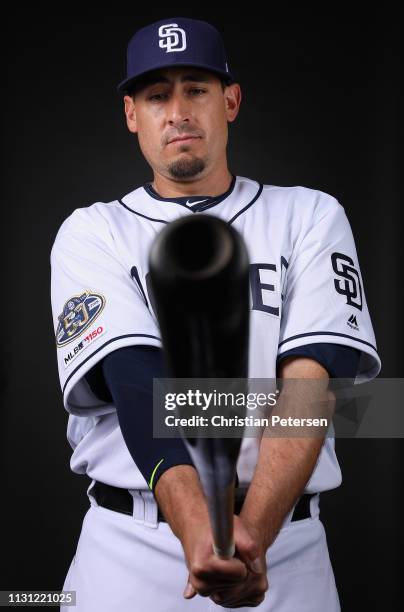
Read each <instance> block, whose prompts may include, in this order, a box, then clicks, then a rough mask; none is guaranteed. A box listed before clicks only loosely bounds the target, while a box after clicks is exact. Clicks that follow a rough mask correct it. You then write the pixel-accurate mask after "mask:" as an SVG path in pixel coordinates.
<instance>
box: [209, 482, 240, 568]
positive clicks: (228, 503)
mask: <svg viewBox="0 0 404 612" xmlns="http://www.w3.org/2000/svg"><path fill="white" fill-rule="evenodd" d="M208 509H209V514H210V522H211V527H212V535H213V550H214V552H215V554H216V555H217V556H218V557H220V558H221V559H231V558H232V557H234V553H235V545H234V538H233V514H234V482H233V483H232V484H230V485H228V486H227V487H225V488H224V489H221V490H220V491H216V494H215V495H213V496H209V497H208Z"/></svg>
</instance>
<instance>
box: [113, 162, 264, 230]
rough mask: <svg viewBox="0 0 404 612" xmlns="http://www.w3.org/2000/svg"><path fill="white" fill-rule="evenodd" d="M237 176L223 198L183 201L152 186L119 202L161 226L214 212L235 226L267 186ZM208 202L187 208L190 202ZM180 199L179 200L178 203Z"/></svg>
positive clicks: (139, 189) (141, 189)
mask: <svg viewBox="0 0 404 612" xmlns="http://www.w3.org/2000/svg"><path fill="white" fill-rule="evenodd" d="M232 176H233V180H232V182H231V185H230V187H229V189H228V190H227V191H226V192H225V193H223V194H221V195H219V196H215V197H212V196H205V197H203V196H198V197H197V196H192V197H189V198H187V197H181V198H174V199H172V198H162V197H161V196H160V195H158V194H156V192H155V191H154V190H153V189H150V185H149V184H146V185H143V186H141V187H138V188H137V189H135V190H134V191H131V192H130V193H127V194H126V195H125V196H123V197H122V198H121V199H118V200H117V202H118V203H119V204H120V205H121V206H123V207H124V208H126V209H127V210H129V211H131V212H132V213H134V214H135V215H138V216H139V217H140V218H144V219H148V220H149V221H152V222H157V223H170V222H171V221H174V220H175V219H178V218H179V217H183V216H184V215H192V214H194V213H202V214H203V213H204V212H205V211H208V213H209V212H210V211H209V209H210V208H213V211H212V213H211V214H214V215H215V216H218V217H220V218H222V219H223V220H224V221H227V222H229V223H233V221H235V220H236V219H237V218H238V217H239V216H240V215H242V214H244V213H245V212H246V211H247V210H248V209H249V208H250V207H251V206H253V205H254V204H255V202H256V201H257V200H258V199H259V197H260V195H261V192H262V189H263V185H262V184H260V183H258V182H257V181H254V180H252V179H248V178H246V177H242V176H234V175H233V174H232ZM194 199H197V201H198V200H205V199H206V201H204V202H198V203H194V204H192V202H191V205H190V206H189V205H187V204H186V201H187V200H194ZM178 200H179V201H178Z"/></svg>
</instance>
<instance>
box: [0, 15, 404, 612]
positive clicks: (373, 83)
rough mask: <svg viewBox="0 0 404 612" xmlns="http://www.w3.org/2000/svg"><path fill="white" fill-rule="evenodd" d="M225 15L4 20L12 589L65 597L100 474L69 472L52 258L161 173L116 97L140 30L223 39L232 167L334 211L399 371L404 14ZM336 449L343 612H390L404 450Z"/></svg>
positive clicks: (5, 348) (5, 512) (7, 534)
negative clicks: (170, 24) (68, 225)
mask: <svg viewBox="0 0 404 612" xmlns="http://www.w3.org/2000/svg"><path fill="white" fill-rule="evenodd" d="M250 10H251V13H252V8H250ZM228 13H229V16H224V15H223V16H221V17H220V16H218V14H217V13H215V15H216V17H214V16H213V15H212V13H204V12H200V11H198V12H196V13H195V12H194V13H192V12H190V11H189V10H184V9H178V7H177V8H176V9H175V10H170V11H166V10H165V11H164V12H161V11H159V12H157V11H156V12H155V13H153V14H148V15H144V14H143V15H142V16H139V15H136V14H135V13H133V14H131V15H130V14H126V15H105V14H102V13H100V11H99V10H97V11H94V14H92V13H91V12H89V13H88V15H86V14H83V13H82V12H80V13H79V14H77V15H74V14H63V15H51V14H49V13H47V14H45V13H44V14H43V15H40V14H39V13H38V12H32V14H30V13H26V12H24V13H22V12H21V14H17V13H16V14H15V15H11V16H9V17H8V19H7V21H3V28H4V30H3V33H2V42H1V47H2V58H3V62H2V65H3V71H2V72H3V74H2V81H3V84H4V88H3V95H2V102H3V112H2V137H3V138H2V142H3V167H2V169H3V181H2V187H1V189H2V212H1V214H2V222H3V244H2V247H3V249H2V263H3V266H2V273H3V298H2V311H3V313H2V332H3V333H2V352H1V363H0V365H1V374H0V376H1V378H0V382H1V383H2V384H1V399H2V409H1V412H0V415H1V429H0V436H1V437H0V453H1V455H0V461H1V463H0V465H1V476H2V477H1V489H0V500H1V501H0V508H1V510H0V511H1V517H0V518H1V523H0V524H1V568H0V569H1V573H0V576H1V578H0V580H1V584H0V588H1V589H3V590H6V589H15V590H23V589H35V590H40V589H43V590H45V589H48V590H52V589H54V590H56V589H61V588H62V585H63V581H64V578H65V575H66V572H67V569H68V567H69V564H70V561H71V558H72V557H73V555H74V552H75V549H76V544H77V540H78V537H79V533H80V528H81V521H82V518H83V515H84V513H85V512H86V510H87V507H88V500H87V497H86V495H85V490H86V488H87V486H88V484H89V480H88V479H87V478H86V477H80V476H78V475H75V474H73V473H72V472H71V471H70V468H69V460H70V456H71V448H70V446H69V444H68V442H67V440H66V425H67V416H68V415H67V412H66V411H65V410H64V408H63V404H62V398H61V391H60V387H59V381H58V374H57V367H56V349H55V345H54V337H53V328H52V318H51V308H50V264H49V256H50V250H51V246H52V244H53V241H54V238H55V235H56V232H57V230H58V228H59V226H60V224H61V223H62V221H63V220H64V219H65V218H66V217H67V216H68V215H69V214H70V213H71V212H72V211H73V210H74V209H75V208H78V207H82V206H87V205H90V204H92V203H93V202H95V201H104V202H108V201H111V200H114V199H116V198H118V197H121V196H123V195H124V194H126V193H127V192H129V191H131V190H133V189H135V188H136V187H137V186H139V185H140V184H142V183H144V182H146V181H147V180H150V179H151V178H152V174H151V170H150V168H149V167H148V166H147V164H146V162H145V161H144V159H143V158H142V156H141V154H140V152H139V147H138V144H137V139H136V137H135V136H134V135H133V134H130V133H129V132H128V130H127V128H126V124H125V121H124V114H123V102H122V99H121V97H120V96H119V95H118V94H117V92H116V85H117V83H118V82H119V81H121V80H122V79H123V78H124V77H125V56H126V45H127V42H128V40H129V38H130V36H131V35H132V34H133V33H134V31H135V30H136V29H138V28H139V27H142V26H143V25H146V24H148V23H151V22H152V21H156V20H158V19H162V18H166V17H167V18H170V17H172V16H173V15H183V16H187V17H194V18H199V19H206V20H208V21H210V22H211V23H213V24H214V25H216V26H217V27H218V29H219V30H220V31H221V32H222V33H223V34H224V38H225V43H226V47H227V52H228V56H229V65H230V69H231V70H232V71H233V72H234V74H235V75H236V77H237V79H238V80H239V82H240V84H241V88H242V94H243V101H242V105H241V110H240V114H239V117H238V119H237V120H236V122H235V123H233V124H232V125H231V126H230V137H229V167H230V169H231V171H232V172H233V173H235V174H239V175H241V176H246V177H249V178H253V179H256V180H260V181H262V182H264V183H266V184H275V185H304V186H306V187H311V188H314V189H320V190H322V191H325V192H327V193H330V194H332V195H333V196H335V197H336V198H337V199H338V200H339V201H340V203H341V204H342V205H343V206H344V208H345V210H346V212H347V215H348V218H349V220H350V222H351V226H352V229H353V233H354V236H355V241H356V246H357V251H358V256H359V262H360V265H361V271H362V276H363V279H364V285H365V292H366V298H367V301H368V306H369V310H370V313H371V317H372V321H373V326H374V330H375V334H376V339H377V344H378V349H379V353H380V356H381V359H382V364H383V368H382V371H381V374H380V376H384V377H399V376H402V375H403V371H402V365H401V351H400V348H401V347H400V344H401V340H402V337H403V334H402V330H403V324H402V309H401V301H400V299H401V293H400V290H399V288H400V289H401V287H400V283H401V282H402V281H401V279H402V274H401V269H400V268H401V261H402V260H401V253H402V251H401V247H402V244H401V232H400V229H401V227H400V226H401V223H402V215H401V206H400V204H401V203H400V198H399V161H400V157H399V138H400V134H399V127H401V126H400V124H399V123H400V122H399V118H400V115H399V109H400V99H399V80H400V56H399V44H400V41H399V37H400V29H399V21H398V16H397V15H396V14H392V13H388V11H387V9H385V11H384V12H382V13H380V12H377V13H376V12H375V13H374V14H371V13H366V15H365V14H362V15H360V16H357V17H354V16H353V15H352V14H351V13H349V12H348V11H347V12H346V13H343V12H341V11H340V12H338V11H336V10H330V11H329V12H324V13H323V14H318V13H316V14H314V13H312V12H310V11H307V12H300V13H296V12H292V11H291V10H290V11H287V10H285V11H284V14H275V13H274V12H272V13H271V12H270V13H269V14H267V15H266V16H265V15H264V14H263V13H262V14H260V13H256V12H255V13H254V14H253V15H252V14H251V15H249V16H248V15H245V14H243V12H242V11H241V10H239V9H237V10H235V11H232V10H229V11H228ZM381 409H382V407H381ZM337 450H338V456H339V459H340V463H341V466H342V470H343V477H344V481H343V484H342V486H341V487H340V488H338V489H336V490H334V491H332V492H329V493H327V494H324V495H323V496H322V502H321V507H322V519H323V521H324V522H325V524H326V528H327V535H328V542H329V548H330V554H331V558H332V562H333V566H334V569H335V574H336V580H337V585H338V589H339V593H340V598H341V603H342V609H343V610H347V611H350V610H354V609H355V610H358V609H366V610H378V609H379V608H381V609H386V610H396V609H398V601H399V600H398V583H399V574H398V567H399V558H400V557H399V553H400V550H399V544H398V535H399V532H400V513H401V503H402V488H401V483H402V480H403V468H402V459H403V444H402V442H401V441H399V440H377V439H374V440H337ZM325 612H326V611H325Z"/></svg>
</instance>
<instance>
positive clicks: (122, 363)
mask: <svg viewBox="0 0 404 612" xmlns="http://www.w3.org/2000/svg"><path fill="white" fill-rule="evenodd" d="M97 365H98V367H95V368H92V370H90V372H88V373H87V375H86V380H87V382H88V383H89V385H90V387H91V388H92V390H93V391H94V393H96V395H98V396H99V397H100V398H101V399H104V400H105V401H111V399H112V400H113V402H114V404H115V406H116V410H117V416H118V421H119V426H120V428H121V431H122V435H123V438H124V440H125V443H126V445H127V447H128V450H129V452H130V454H131V456H132V458H133V460H134V461H135V463H136V465H137V467H138V468H139V470H140V471H141V473H142V474H143V476H144V478H145V480H146V482H147V484H148V485H149V488H150V489H151V490H152V491H153V492H154V489H155V486H156V484H157V481H158V479H159V478H160V476H161V475H162V474H163V473H164V472H165V471H166V470H168V469H169V468H170V467H173V466H175V465H191V466H193V462H192V459H191V457H190V455H189V453H188V450H187V448H186V446H185V444H184V442H183V440H182V438H153V377H154V378H163V377H165V376H167V374H166V369H165V364H164V360H163V351H162V350H161V349H159V348H157V347H152V346H130V347H124V348H120V349H117V350H115V351H113V352H112V353H110V354H109V355H107V356H106V357H105V358H104V359H103V360H102V361H101V362H100V364H97Z"/></svg>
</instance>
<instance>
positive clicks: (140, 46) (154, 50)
mask: <svg viewBox="0 0 404 612" xmlns="http://www.w3.org/2000/svg"><path fill="white" fill-rule="evenodd" d="M169 66H195V67H197V68H204V69H205V70H210V71H212V72H214V73H216V74H217V75H218V76H219V77H222V78H223V79H224V81H225V82H226V83H227V84H230V83H233V82H234V77H233V75H232V74H231V73H230V71H229V67H228V63H227V58H226V51H225V48H224V43H223V40H222V37H221V35H220V34H219V32H218V30H217V29H216V28H215V27H214V26H213V25H211V24H210V23H207V22H206V21H200V20H198V19H188V18H186V17H173V18H169V19H161V20H160V21H156V22H155V23H152V24H150V25H147V26H146V27H144V28H141V29H140V30H138V31H137V32H135V34H134V35H133V36H132V38H131V39H130V41H129V43H128V50H127V75H126V79H124V80H123V81H121V82H120V83H119V85H118V87H117V89H118V91H119V92H125V91H127V90H128V87H130V86H131V85H133V84H134V83H135V81H136V79H137V78H138V77H140V76H141V75H144V74H145V73H146V72H150V71H152V70H157V69H158V68H167V67H169Z"/></svg>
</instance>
